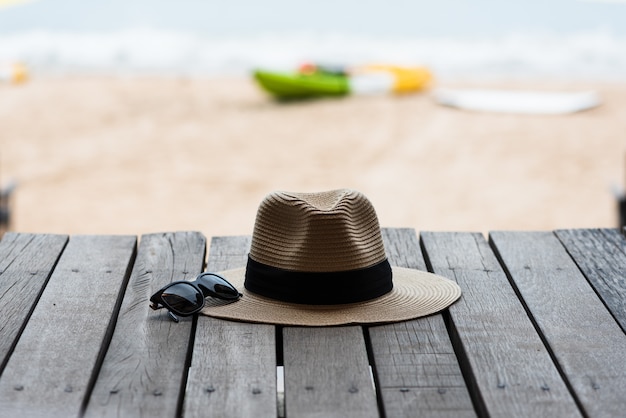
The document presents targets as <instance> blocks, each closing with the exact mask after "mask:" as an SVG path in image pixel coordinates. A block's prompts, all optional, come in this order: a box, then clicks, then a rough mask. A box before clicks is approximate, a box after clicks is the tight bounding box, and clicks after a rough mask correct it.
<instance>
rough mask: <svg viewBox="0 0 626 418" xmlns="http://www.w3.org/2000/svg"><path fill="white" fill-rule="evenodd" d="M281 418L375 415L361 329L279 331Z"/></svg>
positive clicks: (375, 405)
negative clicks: (283, 415)
mask: <svg viewBox="0 0 626 418" xmlns="http://www.w3.org/2000/svg"><path fill="white" fill-rule="evenodd" d="M283 356H284V364H285V409H286V416H287V417H289V416H296V417H355V418H357V417H358V418H361V417H378V406H377V402H376V393H375V391H374V386H373V383H372V380H371V377H370V372H369V367H368V359H367V351H366V347H365V341H364V338H363V331H362V328H361V327H360V326H350V327H326V328H299V327H286V328H284V329H283Z"/></svg>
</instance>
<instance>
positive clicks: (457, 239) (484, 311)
mask: <svg viewBox="0 0 626 418" xmlns="http://www.w3.org/2000/svg"><path fill="white" fill-rule="evenodd" d="M421 238H422V242H423V246H424V248H425V250H426V257H427V261H428V262H429V263H430V265H431V266H432V269H433V271H434V272H435V273H437V274H440V275H442V276H445V277H448V278H450V279H453V280H455V281H456V282H457V283H458V284H459V285H460V286H461V289H462V290H463V296H462V297H461V299H460V300H459V301H457V302H456V303H455V304H454V305H452V306H451V307H450V309H449V312H450V318H451V322H450V330H451V333H452V340H453V343H454V344H455V345H456V346H457V349H456V351H457V353H459V355H460V356H461V357H460V360H461V366H462V367H463V369H464V373H465V376H466V381H467V382H468V387H469V388H470V390H471V391H472V397H473V399H474V402H475V405H476V407H477V409H478V411H479V413H480V414H481V415H483V414H485V415H489V416H507V417H508V416H544V417H548V416H549V417H559V416H561V417H574V416H579V415H580V411H579V409H578V407H577V405H576V403H575V400H574V399H573V398H572V396H571V394H570V393H569V391H568V389H567V387H566V385H565V383H564V382H563V380H562V378H561V376H560V375H559V372H558V370H557V368H556V367H555V365H554V363H553V361H552V359H551V358H550V354H549V352H548V350H547V349H546V347H545V346H544V344H543V342H542V340H541V338H540V336H539V335H538V334H537V332H536V330H535V328H534V326H533V324H532V322H531V321H530V320H529V318H528V316H527V314H526V311H525V309H524V307H523V305H522V303H521V302H520V301H519V299H518V298H517V296H516V294H515V292H514V290H513V288H512V287H511V285H510V284H509V282H508V279H507V277H506V275H505V273H504V271H503V270H502V267H501V266H500V264H499V263H498V260H497V259H496V257H495V256H494V254H493V252H492V250H491V249H490V247H489V244H488V243H487V241H486V240H485V238H484V237H483V236H482V234H472V233H422V235H421Z"/></svg>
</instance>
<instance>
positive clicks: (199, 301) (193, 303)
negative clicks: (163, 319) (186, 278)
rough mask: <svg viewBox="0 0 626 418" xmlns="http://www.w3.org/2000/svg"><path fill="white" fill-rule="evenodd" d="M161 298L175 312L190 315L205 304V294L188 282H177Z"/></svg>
mask: <svg viewBox="0 0 626 418" xmlns="http://www.w3.org/2000/svg"><path fill="white" fill-rule="evenodd" d="M161 299H163V302H164V303H165V304H166V305H167V308H169V309H171V310H172V311H173V312H174V313H177V314H179V315H188V314H192V313H195V312H197V311H199V310H200V309H201V308H202V306H204V296H203V295H201V294H200V292H198V290H197V289H196V288H195V287H193V286H192V285H190V284H188V283H176V284H173V285H171V286H170V287H168V288H167V289H166V290H165V291H163V293H162V294H161Z"/></svg>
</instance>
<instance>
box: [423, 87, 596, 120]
mask: <svg viewBox="0 0 626 418" xmlns="http://www.w3.org/2000/svg"><path fill="white" fill-rule="evenodd" d="M433 96H434V98H435V100H436V101H437V102H438V103H440V104H442V105H446V106H452V107H456V108H459V109H467V110H475V111H484V112H501V113H525V114H552V115H555V114H566V113H573V112H580V111H581V110H586V109H591V108H593V107H596V106H598V105H599V104H600V98H599V96H598V94H597V93H596V92H595V91H581V92H549V91H528V90H489V89H445V88H440V89H436V90H434V91H433Z"/></svg>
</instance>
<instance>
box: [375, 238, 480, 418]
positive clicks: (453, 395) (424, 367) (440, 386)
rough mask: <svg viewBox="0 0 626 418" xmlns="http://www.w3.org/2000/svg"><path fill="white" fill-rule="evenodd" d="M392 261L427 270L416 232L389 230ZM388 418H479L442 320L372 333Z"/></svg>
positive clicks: (399, 325) (429, 319) (377, 329)
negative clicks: (415, 417)
mask: <svg viewBox="0 0 626 418" xmlns="http://www.w3.org/2000/svg"><path fill="white" fill-rule="evenodd" d="M382 232H383V240H384V241H385V249H386V251H387V257H388V258H389V262H390V263H391V264H392V265H394V266H400V267H407V268H414V269H418V270H426V263H425V262H424V257H423V256H422V253H421V250H420V247H419V241H418V239H417V235H416V234H415V231H414V230H413V229H395V228H394V229H383V231H382ZM369 335H370V341H371V346H372V355H373V363H374V373H375V376H376V379H377V381H378V390H379V391H380V395H381V397H382V402H383V408H384V411H385V416H386V417H388V418H392V417H414V416H420V417H448V416H455V417H463V416H475V415H476V413H475V411H474V407H473V405H472V401H471V399H470V396H469V392H468V390H467V387H466V386H465V381H464V380H463V376H462V374H461V368H460V367H459V364H458V361H457V358H456V355H455V353H454V349H453V348H452V343H451V342H450V337H449V336H448V331H447V330H446V326H445V323H444V321H443V318H442V315H440V314H439V315H431V316H428V317H425V318H419V319H416V320H413V321H406V322H399V323H395V324H390V325H383V326H375V327H370V328H369Z"/></svg>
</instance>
